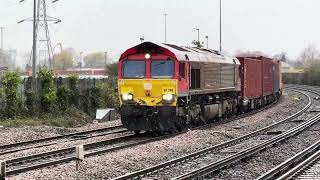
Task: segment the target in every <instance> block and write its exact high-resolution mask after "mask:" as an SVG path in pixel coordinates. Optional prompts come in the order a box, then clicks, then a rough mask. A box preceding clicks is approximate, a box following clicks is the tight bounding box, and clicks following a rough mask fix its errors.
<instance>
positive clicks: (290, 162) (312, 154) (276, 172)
mask: <svg viewBox="0 0 320 180" xmlns="http://www.w3.org/2000/svg"><path fill="white" fill-rule="evenodd" d="M319 157H320V141H318V142H316V143H314V144H312V145H311V146H309V147H308V148H306V149H304V150H303V151H301V152H299V153H298V154H296V155H294V156H293V157H291V158H289V159H287V160H286V161H284V162H283V163H281V164H279V165H278V166H276V167H274V168H273V169H271V170H270V171H268V172H266V173H265V174H263V175H261V176H260V177H258V178H257V180H267V179H276V178H278V177H279V176H280V175H281V173H283V172H285V171H288V170H290V169H291V168H292V167H293V166H295V167H294V168H293V169H291V170H290V171H288V172H287V173H284V174H283V175H282V176H281V178H279V179H289V178H290V177H292V176H294V175H295V174H296V173H298V172H299V171H300V170H302V169H304V168H306V167H307V166H309V165H310V163H312V162H314V161H315V160H317V159H318V158H319ZM305 159H307V160H305ZM304 160H305V161H304ZM301 162H302V163H301ZM298 163H301V164H299V165H297V164H298ZM296 165H297V166H296Z"/></svg>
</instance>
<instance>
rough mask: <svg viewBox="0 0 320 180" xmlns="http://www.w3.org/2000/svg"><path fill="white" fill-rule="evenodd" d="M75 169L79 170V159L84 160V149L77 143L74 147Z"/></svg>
mask: <svg viewBox="0 0 320 180" xmlns="http://www.w3.org/2000/svg"><path fill="white" fill-rule="evenodd" d="M76 158H77V160H76V170H77V171H78V170H79V167H80V163H81V161H83V160H84V149H83V145H79V146H77V147H76Z"/></svg>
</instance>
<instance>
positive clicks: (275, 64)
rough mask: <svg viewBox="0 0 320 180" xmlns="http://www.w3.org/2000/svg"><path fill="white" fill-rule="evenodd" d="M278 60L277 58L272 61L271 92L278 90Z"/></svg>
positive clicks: (275, 92)
mask: <svg viewBox="0 0 320 180" xmlns="http://www.w3.org/2000/svg"><path fill="white" fill-rule="evenodd" d="M279 66H280V62H279V61H277V60H274V61H273V92H274V94H277V93H278V92H279V90H280V69H279Z"/></svg>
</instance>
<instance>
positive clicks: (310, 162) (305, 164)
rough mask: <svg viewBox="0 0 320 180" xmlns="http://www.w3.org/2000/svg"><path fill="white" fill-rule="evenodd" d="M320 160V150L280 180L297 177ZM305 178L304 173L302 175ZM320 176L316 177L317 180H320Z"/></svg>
mask: <svg viewBox="0 0 320 180" xmlns="http://www.w3.org/2000/svg"><path fill="white" fill-rule="evenodd" d="M319 159H320V150H319V151H318V152H316V153H315V154H313V155H312V156H310V157H309V158H308V159H306V160H305V161H303V162H302V163H301V164H299V165H298V166H296V167H294V168H293V169H291V170H290V171H289V172H287V173H285V174H284V175H282V176H281V177H279V178H278V179H279V180H285V179H289V178H292V177H294V176H295V175H297V174H299V173H300V172H301V171H304V170H307V169H308V168H309V167H310V166H312V165H313V164H314V163H315V162H317V161H318V160H319ZM302 176H303V173H302ZM319 178H320V174H318V175H316V177H315V179H319Z"/></svg>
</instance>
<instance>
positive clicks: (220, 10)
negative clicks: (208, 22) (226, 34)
mask: <svg viewBox="0 0 320 180" xmlns="http://www.w3.org/2000/svg"><path fill="white" fill-rule="evenodd" d="M221 6H222V2H221V0H220V51H222V13H221V11H222V7H221Z"/></svg>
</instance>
